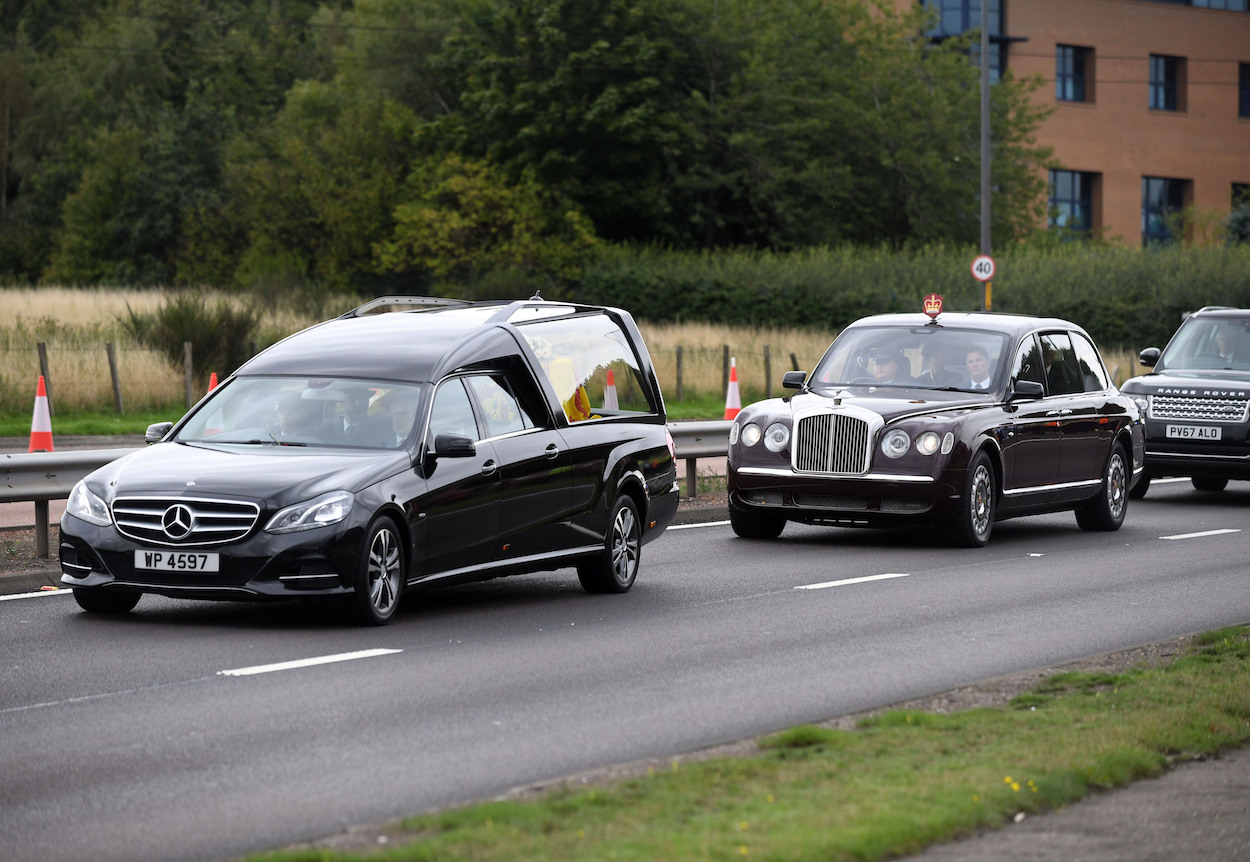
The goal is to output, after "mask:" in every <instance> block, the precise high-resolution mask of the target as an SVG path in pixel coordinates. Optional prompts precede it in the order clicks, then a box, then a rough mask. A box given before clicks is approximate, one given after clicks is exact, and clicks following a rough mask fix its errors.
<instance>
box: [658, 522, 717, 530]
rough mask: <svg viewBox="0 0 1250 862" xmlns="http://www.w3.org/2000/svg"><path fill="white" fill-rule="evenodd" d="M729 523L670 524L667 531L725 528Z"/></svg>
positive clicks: (666, 528)
mask: <svg viewBox="0 0 1250 862" xmlns="http://www.w3.org/2000/svg"><path fill="white" fill-rule="evenodd" d="M728 523H729V522H728V521H707V522H706V523H703V524H669V525H668V526H667V527H665V528H664V529H665V530H689V529H691V528H693V527H723V526H725V525H726V524H728Z"/></svg>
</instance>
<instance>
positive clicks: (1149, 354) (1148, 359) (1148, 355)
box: [1137, 347, 1159, 368]
mask: <svg viewBox="0 0 1250 862" xmlns="http://www.w3.org/2000/svg"><path fill="white" fill-rule="evenodd" d="M1137 360H1138V361H1139V362H1140V363H1141V364H1142V365H1144V366H1146V367H1147V368H1154V367H1155V366H1156V365H1157V364H1158V363H1159V348H1157V347H1147V348H1146V349H1145V350H1143V351H1142V352H1141V353H1140V354H1138V356H1137Z"/></svg>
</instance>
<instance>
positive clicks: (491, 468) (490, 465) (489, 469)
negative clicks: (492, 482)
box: [482, 459, 495, 476]
mask: <svg viewBox="0 0 1250 862" xmlns="http://www.w3.org/2000/svg"><path fill="white" fill-rule="evenodd" d="M494 472H495V461H494V459H491V460H490V461H487V462H486V463H485V464H483V465H482V475H483V476H489V475H491V474H492V473H494Z"/></svg>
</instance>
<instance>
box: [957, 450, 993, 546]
mask: <svg viewBox="0 0 1250 862" xmlns="http://www.w3.org/2000/svg"><path fill="white" fill-rule="evenodd" d="M959 505H960V513H959V514H958V515H957V516H956V517H955V519H954V520H953V521H951V524H950V526H951V540H952V541H953V542H954V543H955V544H956V545H959V546H960V547H964V548H980V547H982V546H983V545H984V544H985V543H986V542H988V541H989V540H990V533H991V532H993V530H994V465H993V464H992V463H990V458H989V456H988V455H986V454H985V453H984V452H978V453H977V454H976V457H974V458H973V459H972V463H971V464H970V465H968V474H967V478H966V479H965V480H964V493H963V496H962V498H961V499H960V503H959Z"/></svg>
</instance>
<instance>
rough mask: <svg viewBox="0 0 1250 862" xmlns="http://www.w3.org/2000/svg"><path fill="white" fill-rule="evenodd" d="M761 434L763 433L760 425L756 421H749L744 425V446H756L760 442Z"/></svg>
mask: <svg viewBox="0 0 1250 862" xmlns="http://www.w3.org/2000/svg"><path fill="white" fill-rule="evenodd" d="M761 436H763V435H762V433H761V432H760V426H758V425H756V424H755V423H754V422H748V423H747V424H746V425H743V426H742V445H743V446H754V445H755V444H756V443H758V442H760V437H761Z"/></svg>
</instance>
